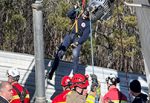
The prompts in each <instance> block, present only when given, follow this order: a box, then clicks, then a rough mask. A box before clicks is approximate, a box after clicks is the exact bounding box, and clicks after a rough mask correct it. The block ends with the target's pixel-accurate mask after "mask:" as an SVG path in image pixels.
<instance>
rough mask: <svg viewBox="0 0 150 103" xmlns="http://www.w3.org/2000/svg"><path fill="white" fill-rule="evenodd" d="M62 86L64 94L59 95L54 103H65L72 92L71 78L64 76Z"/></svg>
mask: <svg viewBox="0 0 150 103" xmlns="http://www.w3.org/2000/svg"><path fill="white" fill-rule="evenodd" d="M61 86H62V88H63V92H62V93H60V94H59V95H57V96H56V97H55V98H54V99H53V100H52V103H65V101H66V95H67V94H68V93H69V92H70V89H71V88H70V86H71V78H70V77H69V76H64V77H63V78H62V80H61Z"/></svg>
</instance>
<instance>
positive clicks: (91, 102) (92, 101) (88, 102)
mask: <svg viewBox="0 0 150 103" xmlns="http://www.w3.org/2000/svg"><path fill="white" fill-rule="evenodd" d="M86 103H95V97H94V96H93V95H88V97H87V99H86Z"/></svg>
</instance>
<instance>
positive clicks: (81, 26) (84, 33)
mask: <svg viewBox="0 0 150 103" xmlns="http://www.w3.org/2000/svg"><path fill="white" fill-rule="evenodd" d="M77 12H78V11H77V10H76V9H75V8H72V9H70V11H69V12H68V13H67V16H68V17H69V18H70V19H71V20H72V21H73V22H74V21H75V19H77V15H78V14H79V13H77ZM77 22H78V32H77V33H76V31H75V26H74V27H73V29H72V30H71V33H72V34H78V35H79V36H80V38H79V40H78V43H79V44H83V43H84V42H85V41H86V40H87V39H88V38H89V34H90V20H89V19H83V18H82V16H80V17H79V18H78V19H77Z"/></svg>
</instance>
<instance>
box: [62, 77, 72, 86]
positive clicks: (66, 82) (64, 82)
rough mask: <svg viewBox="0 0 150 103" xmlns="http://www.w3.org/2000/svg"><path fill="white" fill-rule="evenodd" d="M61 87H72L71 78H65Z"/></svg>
mask: <svg viewBox="0 0 150 103" xmlns="http://www.w3.org/2000/svg"><path fill="white" fill-rule="evenodd" d="M61 85H62V86H63V87H65V86H70V85H71V78H70V77H69V76H64V77H63V78H62V79H61Z"/></svg>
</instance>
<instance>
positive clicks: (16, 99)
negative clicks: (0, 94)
mask: <svg viewBox="0 0 150 103" xmlns="http://www.w3.org/2000/svg"><path fill="white" fill-rule="evenodd" d="M7 75H8V82H9V83H10V84H11V85H12V86H13V89H12V91H13V98H12V100H11V102H10V103H30V98H29V92H28V90H27V89H25V88H24V87H23V86H21V85H20V84H19V83H18V81H19V78H20V72H19V71H18V70H17V69H14V68H12V69H9V70H8V71H7Z"/></svg>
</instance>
